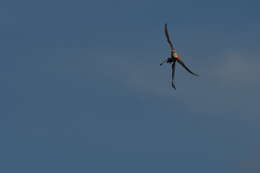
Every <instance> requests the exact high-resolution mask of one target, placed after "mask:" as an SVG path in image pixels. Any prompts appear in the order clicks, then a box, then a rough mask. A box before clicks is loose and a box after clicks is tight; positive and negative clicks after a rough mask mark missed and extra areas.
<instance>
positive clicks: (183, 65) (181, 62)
mask: <svg viewBox="0 0 260 173" xmlns="http://www.w3.org/2000/svg"><path fill="white" fill-rule="evenodd" d="M177 61H178V63H179V64H180V65H181V66H182V67H183V68H185V69H186V70H187V71H188V72H190V73H191V74H193V75H194V76H199V75H198V74H196V73H193V72H192V71H191V70H190V69H189V68H188V67H187V66H186V65H185V64H184V62H183V61H182V60H180V59H179V58H178V59H177Z"/></svg>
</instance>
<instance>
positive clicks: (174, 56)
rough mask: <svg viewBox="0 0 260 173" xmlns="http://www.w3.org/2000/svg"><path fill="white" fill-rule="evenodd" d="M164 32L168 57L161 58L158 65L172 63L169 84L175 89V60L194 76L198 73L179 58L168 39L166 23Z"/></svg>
mask: <svg viewBox="0 0 260 173" xmlns="http://www.w3.org/2000/svg"><path fill="white" fill-rule="evenodd" d="M164 33H165V36H166V40H167V42H168V44H169V46H170V50H171V52H170V57H167V58H165V59H163V60H162V62H161V63H160V65H163V64H164V63H168V64H171V65H172V81H171V85H172V88H174V89H175V90H176V86H175V84H174V76H175V66H176V62H178V63H179V64H180V65H181V66H182V67H183V68H184V69H185V70H187V71H188V72H189V73H191V74H192V75H194V76H197V77H198V76H199V75H198V74H196V73H194V72H192V71H191V70H190V69H189V68H188V67H187V66H186V65H185V64H184V62H183V61H182V60H181V59H180V57H179V56H178V53H177V50H176V48H175V47H174V46H173V42H172V41H171V39H170V35H169V32H168V27H167V23H166V24H164Z"/></svg>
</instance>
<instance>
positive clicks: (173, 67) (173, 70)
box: [172, 61, 176, 89]
mask: <svg viewBox="0 0 260 173" xmlns="http://www.w3.org/2000/svg"><path fill="white" fill-rule="evenodd" d="M175 62H176V61H173V63H172V87H173V88H174V89H176V87H175V85H174V75H175Z"/></svg>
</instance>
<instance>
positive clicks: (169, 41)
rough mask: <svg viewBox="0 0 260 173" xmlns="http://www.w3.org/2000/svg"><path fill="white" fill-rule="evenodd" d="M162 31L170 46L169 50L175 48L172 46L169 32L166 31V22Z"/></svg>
mask: <svg viewBox="0 0 260 173" xmlns="http://www.w3.org/2000/svg"><path fill="white" fill-rule="evenodd" d="M164 32H165V36H166V39H167V42H168V43H169V45H170V47H171V50H173V49H175V48H174V47H173V44H172V41H171V39H170V36H169V32H168V29H167V24H165V25H164Z"/></svg>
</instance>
